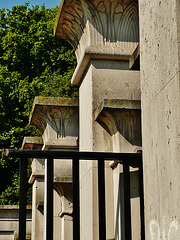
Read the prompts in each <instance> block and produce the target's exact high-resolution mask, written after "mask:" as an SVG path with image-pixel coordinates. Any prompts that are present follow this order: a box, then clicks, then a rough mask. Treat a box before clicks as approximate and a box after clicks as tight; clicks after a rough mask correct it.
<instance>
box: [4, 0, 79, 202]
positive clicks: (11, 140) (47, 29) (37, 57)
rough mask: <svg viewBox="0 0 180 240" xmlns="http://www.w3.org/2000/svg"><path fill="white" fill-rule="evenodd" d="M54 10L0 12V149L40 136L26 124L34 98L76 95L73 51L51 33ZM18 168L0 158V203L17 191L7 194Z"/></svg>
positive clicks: (22, 7) (16, 8)
mask: <svg viewBox="0 0 180 240" xmlns="http://www.w3.org/2000/svg"><path fill="white" fill-rule="evenodd" d="M57 11H58V7H56V8H52V9H45V7H44V6H42V7H41V8H39V6H38V5H37V6H35V7H34V6H33V7H32V8H30V7H29V2H28V3H26V4H25V5H19V6H14V7H13V8H12V9H11V10H5V9H2V10H0V149H1V150H2V149H3V148H10V147H11V148H20V147H21V144H22V139H23V137H24V136H28V135H31V136H35V135H38V134H39V133H38V131H37V130H36V129H35V128H33V127H32V126H29V125H28V117H29V114H30V110H31V107H32V103H33V99H34V97H35V96H38V95H41V96H54V97H56V96H63V97H64V96H65V97H67V96H68V97H77V96H78V91H77V88H76V87H74V86H71V84H70V78H71V76H72V72H73V71H74V68H75V65H76V59H75V55H74V52H73V50H72V48H71V47H70V46H69V44H68V43H67V42H65V41H64V40H60V39H55V38H54V36H53V26H54V22H55V16H56V14H57ZM17 172H18V162H17V161H16V160H13V159H11V160H9V161H7V160H5V159H1V160H0V176H1V177H0V178H1V183H2V184H1V186H0V193H1V196H0V204H8V203H10V204H15V203H16V202H17V196H16V195H18V194H17V191H18V190H17V191H15V193H12V190H14V189H16V188H15V187H14V186H17V182H18V174H17ZM11 193H12V195H13V196H11ZM7 196H8V197H7ZM9 196H10V197H11V199H14V200H13V201H10V200H9V199H10V197H9ZM2 199H3V200H2Z"/></svg>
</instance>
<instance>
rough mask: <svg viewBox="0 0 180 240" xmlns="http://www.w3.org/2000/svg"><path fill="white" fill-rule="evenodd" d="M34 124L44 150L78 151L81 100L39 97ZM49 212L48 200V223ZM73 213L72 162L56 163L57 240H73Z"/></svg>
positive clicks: (33, 111) (33, 109) (35, 105)
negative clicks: (40, 136) (79, 103)
mask: <svg viewBox="0 0 180 240" xmlns="http://www.w3.org/2000/svg"><path fill="white" fill-rule="evenodd" d="M30 124H32V125H35V126H36V127H37V128H38V129H40V131H41V133H42V138H43V147H42V149H43V150H58V149H59V150H62V151H67V150H71V151H77V150H78V134H79V129H78V100H77V99H70V98H44V97H36V98H35V100H34V104H33V108H32V112H31V117H30ZM45 166H46V164H45ZM45 168H46V167H45ZM45 181H46V178H45ZM45 185H46V182H45ZM45 196H46V192H45ZM45 209H46V198H45V199H44V218H45V220H46V211H45ZM72 209H73V207H72V161H71V160H59V159H54V239H61V240H71V239H72V220H73V218H72ZM45 226H46V221H45ZM44 239H46V238H45V236H44Z"/></svg>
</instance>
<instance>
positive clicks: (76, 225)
mask: <svg viewBox="0 0 180 240" xmlns="http://www.w3.org/2000/svg"><path fill="white" fill-rule="evenodd" d="M72 169H73V239H75V240H79V239H80V206H79V202H80V201H79V158H78V157H74V158H73V160H72Z"/></svg>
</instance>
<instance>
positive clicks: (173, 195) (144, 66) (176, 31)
mask: <svg viewBox="0 0 180 240" xmlns="http://www.w3.org/2000/svg"><path fill="white" fill-rule="evenodd" d="M139 9H140V43H141V44H140V49H141V55H140V58H141V92H142V144H143V165H144V189H145V225H146V239H147V240H150V239H171V240H175V239H179V236H180V211H179V209H180V197H179V196H180V195H179V189H180V164H179V163H180V161H179V159H180V124H179V120H180V97H179V96H180V85H179V83H180V75H179V71H180V14H179V13H180V1H179V0H172V1H168V0H165V1H156V0H152V1H145V0H139Z"/></svg>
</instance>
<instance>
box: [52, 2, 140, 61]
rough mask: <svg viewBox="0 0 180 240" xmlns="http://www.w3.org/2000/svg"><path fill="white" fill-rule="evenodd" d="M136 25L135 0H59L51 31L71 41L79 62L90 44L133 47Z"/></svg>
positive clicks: (136, 33)
mask: <svg viewBox="0 0 180 240" xmlns="http://www.w3.org/2000/svg"><path fill="white" fill-rule="evenodd" d="M138 25H139V23H138V5H137V1H136V0H128V1H121V0H120V1H119V0H116V1H109V0H104V1H99V0H96V1H86V0H83V1H80V0H78V1H70V2H69V1H62V2H61V5H60V9H59V13H58V16H57V21H56V25H55V29H54V32H55V35H56V36H57V37H61V38H65V39H66V40H67V41H69V42H70V43H71V44H72V45H73V47H74V48H75V49H76V56H77V60H78V62H79V60H80V59H81V58H82V56H83V55H84V52H85V50H86V48H88V47H89V46H92V45H94V46H116V47H117V46H118V47H127V46H129V47H130V46H131V47H135V48H136V46H137V45H136V43H137V42H138V41H139V34H138ZM79 43H80V44H79Z"/></svg>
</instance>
